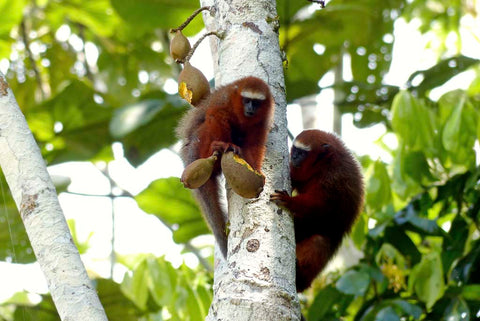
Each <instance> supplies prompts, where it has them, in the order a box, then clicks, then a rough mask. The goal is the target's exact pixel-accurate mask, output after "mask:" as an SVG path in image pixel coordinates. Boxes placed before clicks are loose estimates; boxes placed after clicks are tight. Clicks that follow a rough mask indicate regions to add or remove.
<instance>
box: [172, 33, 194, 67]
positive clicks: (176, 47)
mask: <svg viewBox="0 0 480 321" xmlns="http://www.w3.org/2000/svg"><path fill="white" fill-rule="evenodd" d="M191 48H192V47H191V46H190V42H189V41H188V39H187V37H185V36H184V35H183V33H182V32H181V31H180V30H178V31H177V32H176V33H175V36H173V38H172V40H171V41H170V55H171V56H172V58H173V59H175V61H177V60H183V59H185V57H186V56H187V55H188V53H189V52H190V49H191Z"/></svg>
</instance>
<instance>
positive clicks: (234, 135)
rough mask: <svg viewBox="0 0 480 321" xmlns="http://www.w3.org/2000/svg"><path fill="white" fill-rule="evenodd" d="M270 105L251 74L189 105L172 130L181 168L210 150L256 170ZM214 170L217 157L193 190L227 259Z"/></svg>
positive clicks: (264, 87) (264, 90)
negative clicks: (178, 142) (227, 154)
mask: <svg viewBox="0 0 480 321" xmlns="http://www.w3.org/2000/svg"><path fill="white" fill-rule="evenodd" d="M273 109H274V107H273V98H272V95H271V93H270V89H269V88H268V85H267V84H266V83H265V82H264V81H263V80H261V79H259V78H256V77H246V78H242V79H240V80H237V81H235V82H233V83H231V84H229V85H227V86H224V87H220V88H218V89H217V90H215V91H213V92H212V93H211V94H209V95H208V96H207V97H206V98H205V99H204V100H202V101H200V103H199V104H198V106H197V107H196V108H192V109H190V111H189V112H188V113H187V114H186V115H185V116H184V117H183V119H182V120H181V121H180V125H179V126H178V128H177V134H178V136H179V138H181V139H182V140H183V147H182V150H181V157H182V159H183V162H184V164H185V166H187V165H188V164H190V163H191V162H193V161H195V160H197V159H199V158H206V157H209V156H210V155H212V153H214V152H219V153H223V152H225V151H228V150H233V151H234V152H235V153H237V154H238V155H240V156H241V157H242V158H243V159H245V160H246V161H247V162H248V163H249V164H250V165H251V166H252V167H253V168H254V169H255V170H257V171H260V169H261V165H262V162H263V158H264V155H265V143H266V140H267V134H268V131H269V129H270V121H271V117H272V114H273ZM219 174H220V164H219V162H218V161H217V163H216V164H215V166H214V171H213V174H212V176H211V177H210V179H209V180H208V181H207V183H205V184H204V185H203V186H201V187H199V188H198V189H195V190H193V191H194V194H195V196H196V198H197V200H198V201H199V203H200V207H201V208H202V211H203V214H204V216H205V219H206V221H207V223H208V225H209V226H210V228H211V229H212V232H213V235H214V236H215V239H216V241H217V242H218V244H219V245H220V249H221V251H222V253H223V255H224V256H225V257H226V256H227V235H226V232H225V225H226V213H224V211H223V210H222V208H221V206H220V200H219V186H218V182H217V177H218V175H219Z"/></svg>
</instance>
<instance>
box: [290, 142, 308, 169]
mask: <svg viewBox="0 0 480 321" xmlns="http://www.w3.org/2000/svg"><path fill="white" fill-rule="evenodd" d="M308 152H309V150H306V149H304V148H302V147H297V146H295V145H293V146H292V150H291V151H290V163H291V164H292V166H293V167H296V168H298V167H300V166H302V163H303V161H304V160H305V159H306V158H307V156H308Z"/></svg>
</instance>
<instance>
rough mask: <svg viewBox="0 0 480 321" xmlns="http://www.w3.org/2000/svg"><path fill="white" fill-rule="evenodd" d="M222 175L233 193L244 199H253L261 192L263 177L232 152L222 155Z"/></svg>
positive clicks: (263, 183) (263, 182)
mask: <svg viewBox="0 0 480 321" xmlns="http://www.w3.org/2000/svg"><path fill="white" fill-rule="evenodd" d="M221 166H222V171H223V175H224V176H225V180H226V181H227V183H228V185H229V186H230V187H231V188H232V189H233V191H234V192H235V193H237V194H238V195H240V196H242V197H245V198H255V197H258V195H260V193H261V192H262V191H263V185H265V176H263V174H262V173H260V172H257V171H256V170H254V169H253V168H252V167H251V166H250V165H249V164H248V163H247V162H246V161H245V160H244V159H243V158H241V157H240V156H238V155H237V154H235V153H233V152H228V153H225V154H223V156H222V161H221Z"/></svg>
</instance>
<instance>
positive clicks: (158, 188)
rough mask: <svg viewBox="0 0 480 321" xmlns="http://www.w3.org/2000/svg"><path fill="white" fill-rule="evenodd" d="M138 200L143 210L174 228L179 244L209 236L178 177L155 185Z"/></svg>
mask: <svg viewBox="0 0 480 321" xmlns="http://www.w3.org/2000/svg"><path fill="white" fill-rule="evenodd" d="M135 199H136V200H137V202H138V205H139V206H140V208H141V209H142V210H144V211H145V212H147V213H151V214H154V215H155V216H157V217H158V218H160V219H161V220H162V221H164V222H166V223H167V224H169V225H171V226H172V227H173V226H174V227H175V229H174V231H173V237H174V240H175V241H177V242H180V243H182V242H186V241H188V240H190V239H192V238H194V237H196V236H198V235H202V234H207V233H209V229H208V228H207V225H206V224H205V222H204V220H203V217H202V215H201V213H200V210H199V207H198V205H197V203H196V202H195V200H194V198H193V196H192V194H191V192H190V190H188V189H186V188H184V187H183V186H182V184H181V183H180V179H179V178H177V177H171V178H168V179H159V180H156V181H154V182H152V183H151V184H150V186H149V187H148V188H146V189H145V190H144V191H142V192H141V193H140V194H139V195H137V196H136V197H135Z"/></svg>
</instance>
